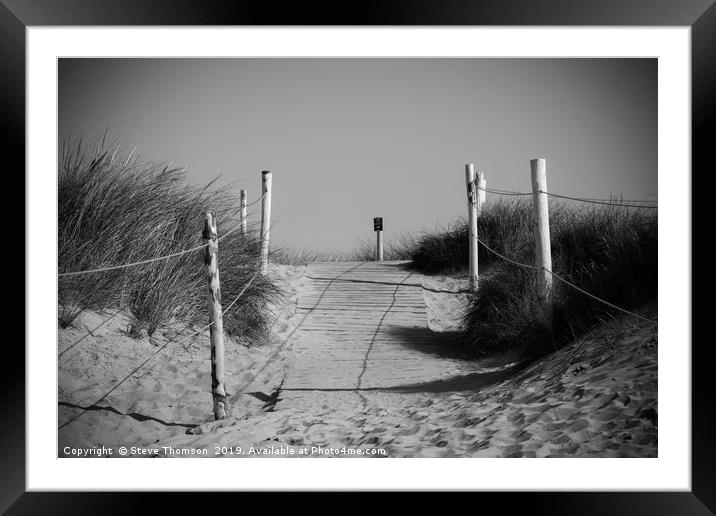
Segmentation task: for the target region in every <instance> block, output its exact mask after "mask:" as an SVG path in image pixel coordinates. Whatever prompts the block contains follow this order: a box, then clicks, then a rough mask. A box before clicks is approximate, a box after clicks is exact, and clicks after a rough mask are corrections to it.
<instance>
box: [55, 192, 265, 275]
mask: <svg viewBox="0 0 716 516" xmlns="http://www.w3.org/2000/svg"><path fill="white" fill-rule="evenodd" d="M264 195H265V194H264ZM264 195H262V196H261V197H260V198H259V199H257V200H256V201H254V202H253V203H252V204H256V203H257V202H259V201H261V200H263V198H264ZM242 224H243V222H239V223H238V224H236V225H235V226H234V227H232V228H231V229H230V230H229V231H227V232H226V233H224V234H223V235H221V236H220V237H219V238H217V239H216V241H217V242H220V241H221V240H223V239H225V238H226V237H228V236H229V235H231V234H232V233H234V232H236V231H238V230H239V229H241V227H242ZM207 245H209V244H201V245H198V246H196V247H192V248H191V249H185V250H184V251H178V252H176V253H171V254H168V255H165V256H158V257H156V258H149V259H147V260H140V261H137V262H132V263H125V264H122V265H109V266H107V267H98V268H96V269H88V270H83V271H75V272H61V273H59V274H58V276H59V277H61V278H65V277H69V276H80V275H82V274H93V273H96V272H105V271H113V270H118V269H124V268H127V267H135V266H137V265H146V264H148V263H154V262H159V261H162V260H168V259H169V258H176V257H178V256H183V255H185V254H189V253H193V252H194V251H199V250H201V249H204V248H205V247H206V246H207Z"/></svg>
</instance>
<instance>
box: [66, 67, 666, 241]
mask: <svg viewBox="0 0 716 516" xmlns="http://www.w3.org/2000/svg"><path fill="white" fill-rule="evenodd" d="M58 90H59V91H58V102H59V127H58V135H59V139H60V143H61V142H62V141H63V140H69V141H72V140H74V139H76V138H77V137H78V136H80V135H82V136H83V137H84V138H87V137H92V136H95V135H98V134H102V133H104V131H105V130H106V129H108V131H109V137H110V138H111V139H113V140H117V141H119V142H121V143H122V144H123V145H124V146H126V147H127V148H129V149H131V148H133V147H136V151H135V152H136V153H138V154H140V155H141V156H142V157H144V158H145V159H147V160H151V161H173V162H174V164H175V165H177V166H186V168H187V175H188V179H189V181H190V182H192V183H194V184H198V185H203V184H206V183H207V182H209V181H210V180H212V179H214V178H216V177H217V176H221V177H220V179H219V181H218V183H217V184H219V185H227V184H229V183H234V184H233V186H232V187H231V188H233V189H234V191H235V192H236V194H237V195H238V190H239V189H241V188H245V189H248V191H249V192H248V195H249V202H251V201H252V200H254V199H256V198H258V196H259V195H260V190H261V171H262V170H270V171H271V172H272V173H273V174H272V175H273V189H272V196H273V201H272V219H273V222H272V230H271V238H272V247H273V248H275V247H284V246H286V247H293V248H299V249H313V250H324V251H340V250H346V249H350V248H352V247H355V246H356V245H357V243H358V242H359V240H365V239H373V238H374V237H373V217H376V216H382V217H383V225H384V240H385V242H386V244H388V243H389V242H390V239H391V237H396V236H397V235H398V234H400V233H408V232H419V231H421V230H424V229H428V230H430V229H435V228H437V227H440V226H442V225H444V224H447V223H449V222H450V221H453V220H455V219H456V218H458V217H461V216H463V217H464V216H465V215H466V214H467V206H466V194H465V186H464V185H465V172H464V167H465V164H466V163H470V162H472V163H474V164H475V168H476V169H480V170H482V171H483V172H484V174H485V177H486V179H487V187H488V188H495V189H504V190H514V191H521V192H529V191H530V188H531V183H530V166H529V161H530V159H532V158H546V160H547V183H548V189H549V190H550V191H551V192H554V193H559V194H563V195H570V196H577V197H609V196H610V195H619V196H623V197H625V198H630V199H632V198H633V199H652V200H655V199H656V197H655V196H656V195H657V193H658V192H657V60H656V59H535V58H532V59H484V58H483V59H469V58H461V59H449V58H437V59H424V58H410V59H396V58H375V59H310V58H285V59H270V58H256V59H245V58H241V59H60V60H59V88H58ZM494 200H496V199H495V196H494V195H491V194H488V202H492V201H494ZM219 231H221V229H219Z"/></svg>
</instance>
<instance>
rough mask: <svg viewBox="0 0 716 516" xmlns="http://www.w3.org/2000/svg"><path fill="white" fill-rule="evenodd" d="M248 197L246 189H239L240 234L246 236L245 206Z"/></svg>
mask: <svg viewBox="0 0 716 516" xmlns="http://www.w3.org/2000/svg"><path fill="white" fill-rule="evenodd" d="M248 197H249V192H248V191H247V190H241V234H242V235H244V236H246V229H247V220H246V206H247V200H248Z"/></svg>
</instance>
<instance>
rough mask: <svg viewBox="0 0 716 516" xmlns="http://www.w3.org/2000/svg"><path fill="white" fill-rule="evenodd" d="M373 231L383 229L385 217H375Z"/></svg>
mask: <svg viewBox="0 0 716 516" xmlns="http://www.w3.org/2000/svg"><path fill="white" fill-rule="evenodd" d="M373 231H383V217H375V218H374V219H373Z"/></svg>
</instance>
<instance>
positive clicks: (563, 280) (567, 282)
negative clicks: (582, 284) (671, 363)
mask: <svg viewBox="0 0 716 516" xmlns="http://www.w3.org/2000/svg"><path fill="white" fill-rule="evenodd" d="M544 270H546V271H547V272H549V273H550V274H551V275H552V276H554V277H555V278H557V279H558V280H560V281H561V282H563V283H566V284H567V285H569V286H570V287H572V288H573V289H576V290H578V291H579V292H581V293H582V294H584V295H587V296H589V297H591V298H592V299H596V300H597V301H599V302H600V303H604V304H605V305H607V306H610V307H612V308H614V309H616V310H619V311H620V312H624V313H625V314H629V315H633V316H634V317H636V318H638V319H641V320H643V321H646V322H649V323H652V324H659V323H658V322H657V321H654V320H652V319H647V318H646V317H642V316H641V315H639V314H635V313H634V312H630V311H629V310H625V309H624V308H621V307H618V306H617V305H613V304H611V303H610V302H609V301H605V300H604V299H602V298H600V297H597V296H595V295H594V294H590V293H589V292H587V291H586V290H584V289H581V288H579V287H578V286H577V285H575V284H574V283H572V282H571V281H567V280H566V279H564V278H563V277H561V276H559V275H558V274H556V273H554V272H552V271H551V270H549V269H547V268H546V267H544Z"/></svg>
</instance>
